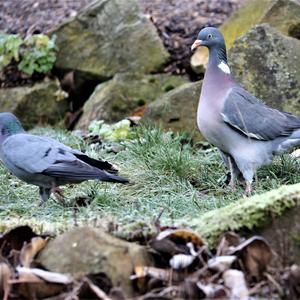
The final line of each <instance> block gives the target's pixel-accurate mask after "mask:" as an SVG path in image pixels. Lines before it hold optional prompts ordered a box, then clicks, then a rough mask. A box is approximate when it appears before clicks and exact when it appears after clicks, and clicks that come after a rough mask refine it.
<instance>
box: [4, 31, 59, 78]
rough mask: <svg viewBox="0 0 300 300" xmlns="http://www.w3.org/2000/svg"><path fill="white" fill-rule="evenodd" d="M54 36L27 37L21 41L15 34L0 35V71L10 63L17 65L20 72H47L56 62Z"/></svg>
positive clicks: (38, 35) (37, 35) (30, 73)
mask: <svg viewBox="0 0 300 300" xmlns="http://www.w3.org/2000/svg"><path fill="white" fill-rule="evenodd" d="M55 38H56V37H55V36H52V37H51V38H49V37H48V36H46V35H44V34H36V35H29V36H27V37H26V38H25V39H22V38H21V37H20V36H19V35H17V34H6V33H0V71H1V70H3V68H5V67H6V66H7V65H9V64H10V63H18V69H19V70H20V71H21V72H24V73H26V74H29V75H32V74H33V73H34V72H38V73H47V72H49V71H50V70H51V69H52V68H53V65H54V63H55V60H56V51H57V49H56V46H55Z"/></svg>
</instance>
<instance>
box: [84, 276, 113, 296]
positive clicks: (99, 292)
mask: <svg viewBox="0 0 300 300" xmlns="http://www.w3.org/2000/svg"><path fill="white" fill-rule="evenodd" d="M84 282H86V283H87V284H88V286H89V287H90V289H91V290H92V291H93V293H94V294H95V295H96V296H97V297H98V298H99V299H101V300H112V299H111V298H110V297H108V296H107V295H106V293H105V292H104V291H102V290H101V289H100V288H99V287H98V286H97V285H95V284H94V283H93V282H92V281H91V280H89V279H88V278H87V277H85V278H84Z"/></svg>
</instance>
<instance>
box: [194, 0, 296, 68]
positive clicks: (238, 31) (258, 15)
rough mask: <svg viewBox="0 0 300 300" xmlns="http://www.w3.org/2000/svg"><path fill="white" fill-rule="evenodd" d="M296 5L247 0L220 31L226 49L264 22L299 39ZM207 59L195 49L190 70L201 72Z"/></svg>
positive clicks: (285, 0) (273, 0)
mask: <svg viewBox="0 0 300 300" xmlns="http://www.w3.org/2000/svg"><path fill="white" fill-rule="evenodd" d="M299 15H300V3H299V1H298V2H297V1H295V0H248V1H246V2H245V4H244V5H243V6H242V7H241V8H240V9H239V10H238V11H237V12H236V13H235V14H233V15H232V17H230V18H229V19H228V20H227V21H226V22H225V23H224V24H223V25H222V26H221V27H220V30H221V32H222V34H223V35H224V38H225V41H226V47H227V50H228V49H230V48H231V47H232V45H233V43H234V41H235V40H236V39H237V38H239V37H241V36H243V35H244V34H246V33H247V32H248V30H249V29H250V28H251V27H253V26H255V25H257V24H262V23H268V24H269V25H271V26H272V27H274V28H276V29H277V30H278V31H279V32H280V33H282V34H283V35H286V36H291V37H295V38H298V39H299V31H300V21H299ZM207 60H208V53H207V51H206V50H203V48H198V49H197V51H196V52H195V53H194V54H193V56H192V58H191V66H192V68H193V69H194V70H195V71H196V72H198V73H201V72H203V71H204V69H203V66H205V65H206V63H207Z"/></svg>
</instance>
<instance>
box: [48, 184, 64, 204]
mask: <svg viewBox="0 0 300 300" xmlns="http://www.w3.org/2000/svg"><path fill="white" fill-rule="evenodd" d="M51 193H53V194H54V195H55V196H56V197H57V199H58V200H59V201H63V200H64V199H65V197H64V191H63V190H62V189H61V188H59V187H58V186H53V187H52V188H51Z"/></svg>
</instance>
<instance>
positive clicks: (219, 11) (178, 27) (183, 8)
mask: <svg viewBox="0 0 300 300" xmlns="http://www.w3.org/2000/svg"><path fill="white" fill-rule="evenodd" d="M90 2H92V0H76V1H72V0H23V1H20V0H2V1H0V31H5V32H7V33H19V34H21V35H22V36H26V35H27V34H29V33H47V32H48V31H49V30H51V29H52V28H53V27H56V26H57V25H59V24H60V23H62V22H63V21H65V20H66V19H68V18H69V17H73V16H75V15H76V14H77V12H78V11H79V10H80V9H81V8H83V7H84V6H85V5H86V4H88V3H90ZM139 2H140V5H141V7H142V10H143V11H144V12H145V13H146V14H147V15H148V16H149V18H150V19H151V20H152V22H153V23H154V25H155V26H156V28H157V30H158V32H159V35H160V36H161V38H162V40H163V43H164V45H165V47H166V48H167V49H168V51H169V52H170V54H171V59H170V63H169V64H168V66H167V67H166V69H165V71H166V72H171V73H175V74H178V73H179V74H186V73H187V74H189V75H190V77H191V79H198V78H197V75H196V74H194V73H193V71H192V70H191V68H190V63H189V60H190V56H191V52H190V45H191V44H192V43H193V41H194V39H195V38H196V36H197V33H198V31H199V30H200V29H201V28H202V27H204V26H207V25H213V26H219V25H221V24H222V23H223V22H224V21H225V20H226V19H227V18H228V17H229V16H230V15H231V14H232V13H233V12H234V11H236V10H237V9H238V7H239V6H240V5H241V4H242V3H243V2H245V0H193V1H191V0H181V1H178V0H152V1H149V0H139ZM7 74H10V75H12V72H11V69H10V70H9V72H7ZM17 75H18V74H16V75H13V77H14V78H12V77H11V76H8V77H7V76H6V77H5V79H6V80H4V83H3V80H2V86H3V85H4V86H7V84H8V82H15V83H14V84H13V85H22V84H28V82H29V83H30V79H26V80H24V78H22V76H21V75H20V74H19V76H17ZM16 77H17V78H16ZM37 79H39V76H37ZM33 81H34V80H33ZM11 84H12V83H10V85H11Z"/></svg>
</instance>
